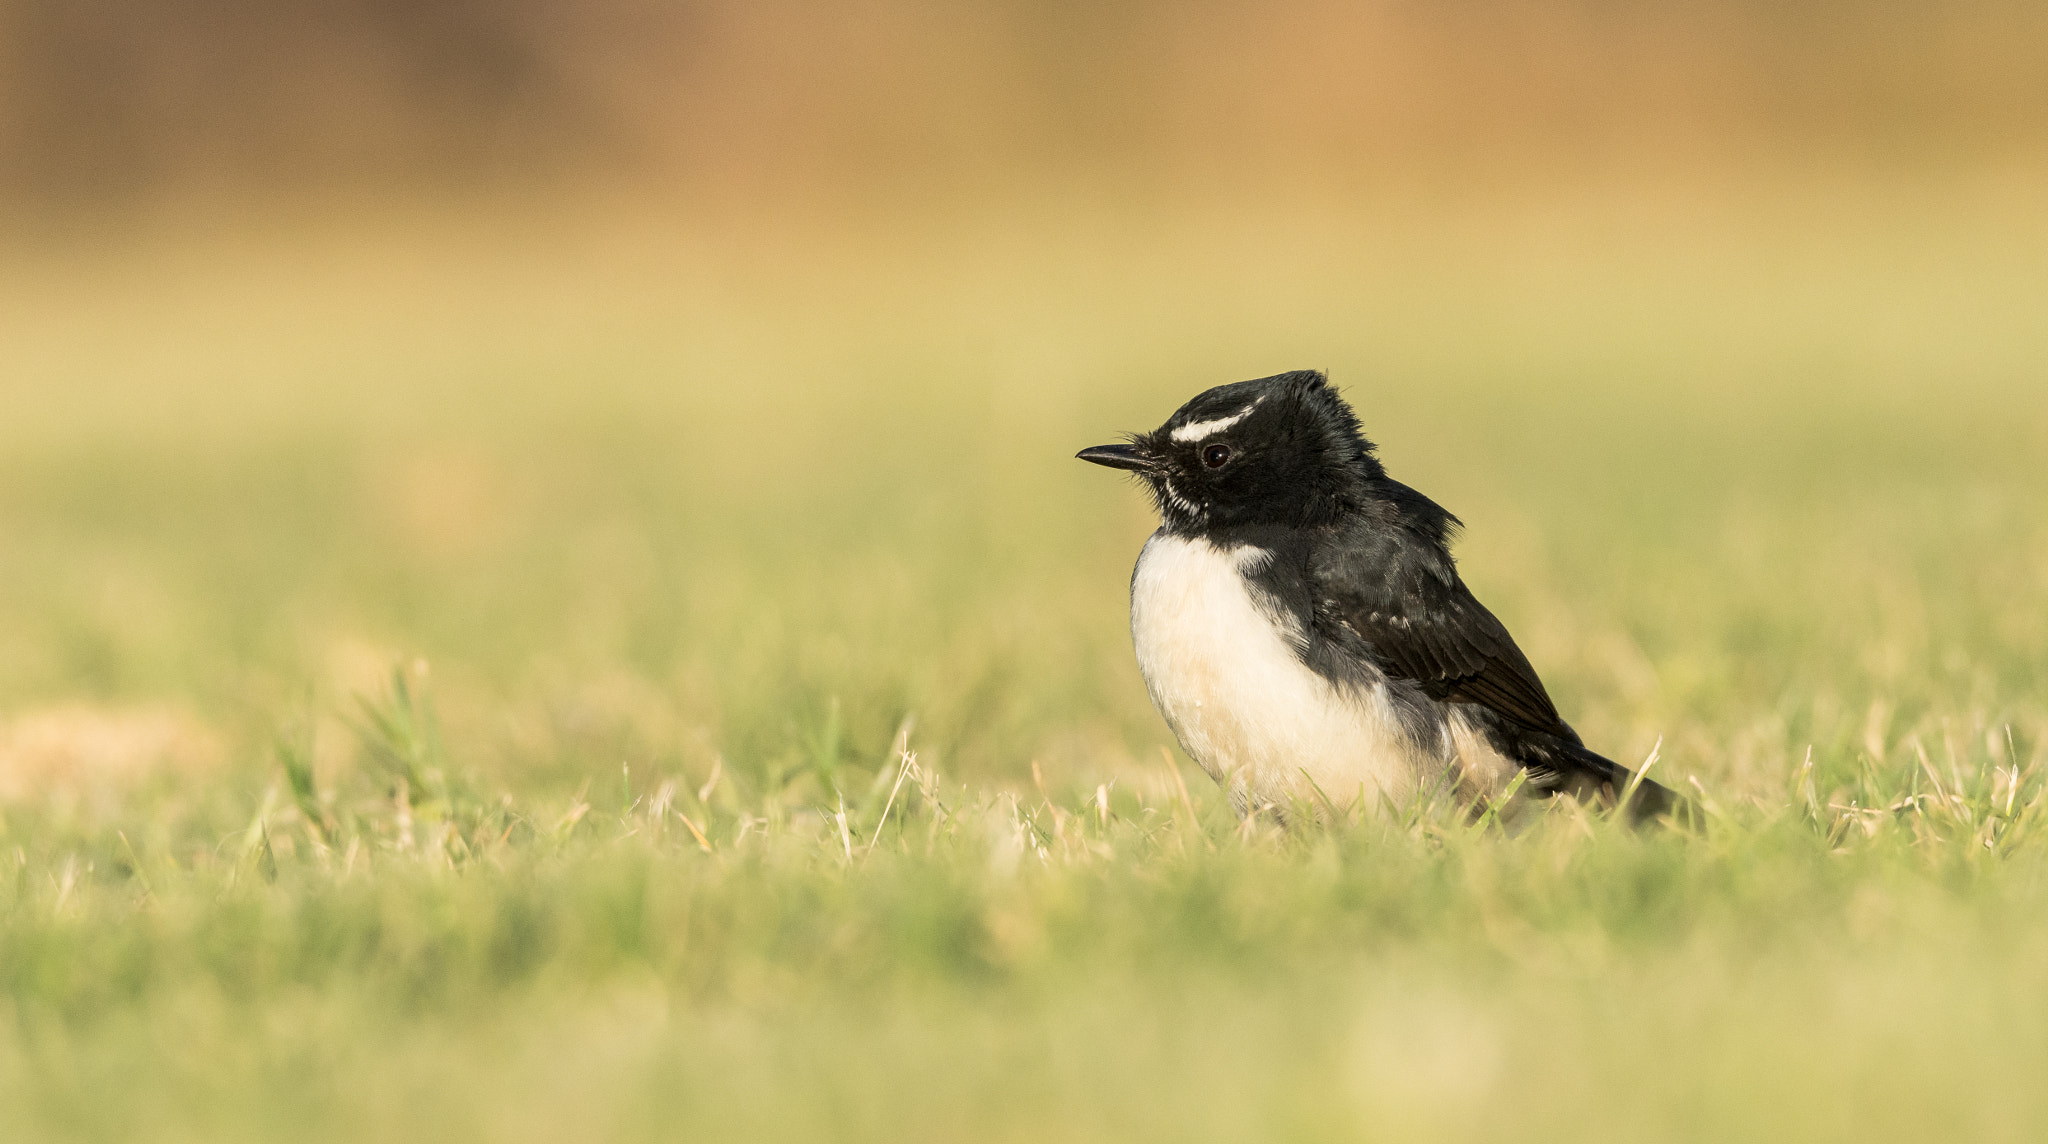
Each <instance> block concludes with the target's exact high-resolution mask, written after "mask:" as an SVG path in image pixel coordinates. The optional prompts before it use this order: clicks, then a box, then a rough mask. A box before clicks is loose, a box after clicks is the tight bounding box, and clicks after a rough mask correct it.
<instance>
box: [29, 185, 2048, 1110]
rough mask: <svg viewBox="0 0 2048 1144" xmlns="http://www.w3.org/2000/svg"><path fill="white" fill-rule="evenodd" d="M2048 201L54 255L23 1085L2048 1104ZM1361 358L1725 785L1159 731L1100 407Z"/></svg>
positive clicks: (227, 1094)
mask: <svg viewBox="0 0 2048 1144" xmlns="http://www.w3.org/2000/svg"><path fill="white" fill-rule="evenodd" d="M2038 182H2039V180H2038V179H2037V178H2034V177H2032V176H2030V175H2024V174H2011V173H2008V174H2006V175H2004V176H1985V177H1983V178H1980V179H1975V180H1970V181H1965V180H1961V179H1955V180H1949V181H1945V182H1939V183H1935V182H1930V181H1924V180H1923V181H1914V180H1907V179H1899V180H1895V181H1892V182H1888V183H1884V184H1880V185H1872V184H1862V183H1856V182H1853V181H1848V180H1826V179H1815V180H1804V181H1802V180H1794V179H1789V178H1788V179H1786V180H1784V181H1783V182H1782V183H1774V184H1772V185H1769V186H1763V185H1731V186H1729V187H1725V188H1722V189H1721V190H1720V191H1718V192H1713V193H1710V192H1708V191H1706V190H1704V189H1701V188H1692V189H1688V190H1685V191H1683V192H1679V191H1674V190H1672V189H1671V188H1668V187H1667V188H1647V189H1645V188H1640V187H1637V188H1608V189H1604V190H1603V189H1597V188H1584V187H1581V188H1577V189H1572V188H1558V189H1554V190H1551V191H1548V192H1541V193H1539V192H1537V191H1533V190H1527V189H1523V190H1520V191H1517V192H1516V193H1514V194H1512V195H1509V194H1500V195H1487V194H1484V193H1478V192H1473V193H1470V194H1466V195H1462V196H1442V197H1434V198H1428V199H1424V198H1412V197H1399V196H1389V197H1387V198H1385V199H1384V201H1382V200H1380V199H1374V198H1365V199H1361V200H1360V201H1358V202H1352V203H1347V204H1344V205H1342V206H1341V207H1332V206H1328V205H1324V206H1320V207H1318V206H1302V207H1298V208H1294V209H1281V208H1279V207H1266V208H1259V209H1247V208H1244V207H1243V206H1242V205H1241V204H1240V205H1238V206H1236V207H1232V208H1228V209H1226V208H1224V207H1220V206H1219V207H1213V208H1204V207H1197V206H1183V207H1178V208H1175V209H1172V210H1165V211H1148V210H1136V209H1129V210H1126V209H1120V208H1119V209H1111V208H1107V207H1105V208H1102V209H1099V210H1097V209H1089V210H1082V209H1079V208H1076V207H1073V206H1072V205H1071V204H1068V205H1062V206H1059V207H1054V206H1049V205H1047V204H1046V203H1043V202H1036V203H1034V202H1029V201H1023V202H1018V203H1014V204H1009V205H1008V206H1007V207H1006V208H1005V209H1003V210H1000V211H998V210H994V209H989V210H985V211H970V212H962V213H960V214H959V215H957V216H954V215H943V216H938V217H932V218H926V219H920V220H918V221H917V223H916V225H906V224H902V223H897V224H894V225H890V224H886V223H873V222H871V223H869V224H867V225H863V226H852V225H850V224H845V223H843V222H839V221H835V220H823V221H814V222H809V223H806V222H800V221H793V220H787V219H784V220H777V221H774V222H773V224H772V225H771V224H770V223H769V222H764V221H762V220H759V219H756V220H752V221H747V220H740V221H731V220H727V221H726V222H724V223H722V224H720V225H717V226H714V225H712V224H711V223H710V222H707V221H704V220H701V219H693V218H690V217H687V216H684V215H680V214H678V215H674V216H670V215H667V214H664V212H662V211H660V210H656V209H653V208H649V207H645V206H640V207H633V208H630V209H629V208H624V207H618V206H617V205H616V204H612V205H611V206H610V207H608V209H607V210H605V211H597V210H595V209H593V210H591V211H588V212H584V213H582V214H580V215H579V214H578V212H576V211H573V210H563V211H561V212H559V213H557V214H554V215H551V216H549V217H547V218H536V217H533V216H531V215H527V214H519V215H492V214H488V213H485V214H483V215H481V217H468V216H458V215H455V214H452V213H451V214H445V215H423V214H417V213H414V214H405V215H398V216H392V217H379V218H363V217H359V218H355V219H353V220H328V221H325V222H322V223H320V224H318V225H307V224H299V225H291V226H284V225H278V226H273V227H271V228H270V229H267V230H254V229H215V230H213V231H209V232H204V233H193V234H184V235H176V236H157V237H151V238H130V239H127V240H122V241H118V242H116V241H109V242H106V243H102V244H99V245H96V246H91V247H84V248H74V247H68V246H67V247H49V248H44V249H26V248H24V249H19V250H16V251H14V252H13V253H11V254H10V255H9V256H8V258H7V259H6V261H5V263H4V264H0V352H4V354H5V357H6V361H7V364H6V366H5V367H4V369H0V409H4V410H5V414H4V416H0V1138H4V1139H7V1140H44V1139H48V1140H162V1141H236V1140H255V1139H293V1140H308V1141H325V1140H377V1141H408V1140H420V1141H426V1140H434V1141H444V1140H452V1141H462V1140H477V1141H486V1140H488V1141H493V1142H497V1141H514V1142H516V1141H527V1140H531V1141H560V1140H572V1139H573V1140H584V1139H589V1140H620V1141H630V1140H643V1139H734V1140H750V1141H756V1140H758V1141H773V1140H785V1139H787V1140H797V1139H847V1140H868V1139H874V1140H884V1139H886V1140H934V1141H937V1140H947V1141H966V1140H972V1141H998V1140H1013V1139H1014V1140H1026V1139H1030V1140H1077V1141H1080V1140H1103V1141H1134V1140H1159V1141H1169V1140H1171V1141H1185V1140H1218V1141H1226V1140H1244V1139H1289V1140H1293V1139H1300V1140H1355V1139H1378V1138H1397V1139H1430V1140H1489V1139H1493V1140H1497V1139H1502V1138H1513V1139H1556V1140H1574V1141H1576V1140H1587V1139H1603V1138H1622V1137H1626V1138H1629V1139H1637V1140H1693V1139H1697V1140H1728V1139H1785V1140H1801V1141H1808V1140H1827V1139H1841V1140H1852V1139H1853V1140H1857V1141H1869V1140H1881V1139H1898V1140H1927V1139H1984V1140H2000V1139H2012V1140H2021V1139H2034V1138H2038V1136H2039V1134H2040V1128H2039V1125H2040V1124H2041V1123H2043V1121H2044V1117H2048V1094H2044V1091H2043V1089H2042V1087H2041V1085H2040V1083H2039V1078H2040V1077H2041V1076H2042V1075H2043V1074H2044V1073H2048V795H2044V788H2048V767H2044V763H2048V463H2044V461H2043V458H2044V457H2048V321H2043V319H2042V315H2043V314H2048V222H2044V216H2043V215H2042V214H2041V213H2040V212H2039V210H2038V209H2037V208H2036V207H2035V206H2034V205H2033V204H2035V203H2037V202H2038V197H2037V196H2036V195H2035V194H2034V193H2033V190H2034V189H2035V188H2037V185H2038ZM571 218H575V219H577V220H578V221H574V222H568V221H564V220H565V219H571ZM592 219H601V220H602V221H591V220H592ZM1311 366H1313V367H1321V368H1327V369H1329V370H1330V371H1331V374H1332V377H1333V380H1335V381H1336V382H1337V383H1338V385H1339V386H1340V387H1341V388H1342V389H1343V391H1344V392H1345V393H1346V394H1347V395H1348V396H1349V397H1350V398H1351V400H1352V401H1353V402H1354V403H1355V404H1356V406H1357V407H1358V410H1359V412H1360V414H1361V416H1362V418H1363V420H1364V422H1365V425H1366V428H1367V432H1368V434H1369V435H1371V436H1373V437H1374V438H1375V439H1376V440H1377V441H1378V442H1379V443H1380V445H1381V447H1382V455H1383V457H1384V459H1385V460H1386V461H1387V463H1388V465H1389V467H1390V469H1391V471H1392V472H1393V473H1394V474H1395V475H1396V476H1397V477H1399V478H1401V479H1403V480H1405V481H1407V482H1409V483H1411V484H1413V485H1415V486H1417V487H1419V488H1421V489H1423V490H1424V491H1426V492H1428V493H1430V494H1431V495H1432V496H1434V497H1436V498H1437V499H1438V500H1440V501H1442V502H1443V503H1444V504H1445V505H1446V506H1447V507H1449V508H1450V509H1451V510H1452V511H1454V512H1456V513H1458V514H1459V515H1460V516H1461V517H1463V519H1464V520H1465V522H1466V524H1467V526H1468V535H1467V538H1466V539H1465V540H1464V541H1463V542H1462V543H1461V545H1460V548H1459V552H1460V554H1461V558H1462V561H1463V567H1464V569H1465V573H1466V577H1467V579H1468V581H1469V582H1470V583H1471V584H1472V585H1473V587H1474V589H1475V591H1476V592H1477V593H1478V594H1479V595H1480V597H1481V598H1482V599H1483V600H1485V601H1487V602H1488V603H1489V604H1490V605H1491V606H1492V607H1493V609H1494V610H1495V611H1496V612H1497V613H1499V614H1500V615H1501V617H1502V618H1503V619H1504V620H1505V621H1506V622H1507V624H1508V625H1509V627H1510V628H1511V629H1512V630H1513V631H1514V632H1515V633H1516V634H1517V636H1518V638H1519V640H1520V642H1521V644H1522V646H1523V647H1524V649H1525V650H1526V651H1527V652H1528V653H1529V655H1530V658H1531V659H1532V660H1533V662H1534V663H1535V664H1536V666H1537V668H1538V669H1539V671H1541V672H1542V674H1543V675H1544V677H1545V679H1546V681H1547V682H1548V683H1549V685H1550V687H1551V690H1552V692H1553V693H1554V694H1555V695H1556V697H1557V699H1558V702H1559V706H1560V707H1561V708H1562V709H1563V711H1564V712H1565V714H1566V717H1567V718H1568V719H1570V720H1572V721H1573V723H1574V724H1575V725H1576V726H1577V727H1578V728H1579V730H1580V731H1581V732H1582V733H1583V734H1584V735H1585V737H1586V739H1587V740H1588V741H1589V742H1590V743H1591V744H1593V745H1594V746H1596V747H1598V748H1600V749H1602V750H1604V751H1606V752H1607V753H1609V754H1612V755H1614V756H1615V757H1617V758H1619V759H1622V760H1624V761H1628V762H1630V763H1631V764H1634V763H1639V762H1641V761H1642V760H1644V759H1646V758H1649V757H1650V756H1652V755H1653V754H1654V756H1655V759H1656V761H1655V764H1654V769H1653V772H1652V773H1654V774H1656V775H1658V776H1660V777H1661V778H1662V779H1663V780H1664V781H1666V782H1668V783H1671V784H1673V785H1675V786H1679V787H1681V788H1683V789H1686V790H1689V791H1693V792H1694V794H1695V795H1696V797H1698V798H1699V799H1700V800H1701V801H1702V802H1703V803H1704V804H1705V805H1707V806H1708V807H1709V808H1711V810H1712V811H1713V813H1714V817H1715V821H1714V823H1713V825H1712V827H1711V828H1710V829H1709V830H1707V831H1706V832H1705V833H1704V834H1703V835H1687V834H1681V833H1677V832H1672V831H1646V832H1635V831H1630V830H1628V829H1627V828H1625V827H1622V826H1620V825H1618V824H1616V823H1614V822H1611V821H1609V820H1607V819H1606V818H1605V817H1604V816H1602V815H1601V814H1600V813H1599V812H1597V811H1596V810H1588V809H1584V808H1579V807H1576V806H1560V807H1557V808H1555V809H1554V810H1553V812H1551V813H1549V814H1547V815H1544V816H1542V817H1541V818H1540V819H1539V820H1538V821H1536V822H1535V823H1534V824H1533V825H1532V826H1530V827H1529V828H1528V829H1527V830H1525V831H1522V832H1520V833H1517V834H1515V835H1513V836H1508V835H1506V834H1504V833H1503V832H1501V831H1498V830H1493V829H1488V828H1486V827H1484V826H1483V825H1482V826H1474V825H1472V824H1470V823H1469V822H1468V821H1467V820H1466V819H1465V818H1464V817H1462V816H1461V815H1460V814H1458V813H1457V812H1456V810H1455V809H1454V808H1450V807H1446V806H1442V805H1436V804H1431V803H1421V804H1417V805H1413V806H1406V807H1399V808H1390V809H1388V810H1386V811H1383V812H1378V813H1374V814H1371V815H1363V816H1357V815H1354V816H1352V817H1351V818H1349V819H1347V820H1345V821H1337V822H1329V823H1323V824H1319V825H1314V826H1304V827H1300V828H1297V829H1295V830H1293V831H1291V832H1285V833H1283V832H1279V831H1276V830H1274V829H1272V828H1270V827H1266V826H1260V825H1258V824H1253V825H1250V826H1244V825H1241V824H1239V823H1238V822H1237V821H1236V820H1235V819H1234V818H1233V817H1232V816H1231V814H1230V811H1229V809H1228V807H1227V805H1226V804H1225V803H1224V802H1223V800H1222V799H1221V798H1220V797H1219V796H1218V795H1217V793H1216V792H1215V791H1214V790H1213V789H1212V788H1211V786H1210V785H1209V783H1208V780H1207V779H1206V778H1205V777H1204V776H1202V774H1201V773H1200V772H1199V771H1198V770H1196V769H1195V768H1194V767H1193V766H1192V765H1190V764H1188V763H1187V762H1186V760H1185V759H1182V758H1180V757H1179V756H1178V755H1177V753H1176V752H1174V751H1173V749H1172V742H1171V738H1170V736H1169V734H1168V732H1167V731H1166V729H1165V727H1164V725H1163V724H1162V723H1161V722H1160V720H1159V719H1158V717H1157V716H1156V715H1155V714H1154V713H1153V712H1152V710H1151V708H1150V706H1149V704H1148V702H1147V700H1146V697H1145V694H1144V690H1143V687H1142V685H1141V683H1140V681H1139V679H1138V676H1137V671H1136V668H1135V665H1134V664H1133V662H1132V659H1131V654H1130V649H1129V642H1128V634H1127V628H1126V613H1125V607H1126V599H1125V585H1126V581H1127V577H1128V575H1129V569H1130V564H1131V562H1132V560H1133V559H1134V558H1135V555H1136V552H1137V548H1138V546H1139V544H1140V543H1141V542H1142V540H1143V538H1144V536H1145V534H1146V533H1147V531H1148V530H1149V529H1150V527H1151V523H1150V520H1149V516H1148V513H1147V510H1146V506H1145V504H1144V502H1143V498H1142V497H1141V496H1140V494H1139V492H1138V491H1137V490H1136V489H1135V488H1133V487H1131V486H1130V485H1129V484H1128V483H1126V482H1124V481H1123V480H1121V479H1120V478H1118V477H1117V476H1116V475H1114V474H1110V473H1107V472H1104V471H1103V470H1100V469H1095V468H1092V467H1090V466H1086V465H1083V464H1081V463H1079V462H1076V461H1074V460H1073V459H1072V454H1073V452H1074V451H1075V450H1076V449H1077V448H1080V447H1082V446H1085V445H1091V444H1096V443H1100V442H1102V441H1105V440H1110V439H1113V438H1114V437H1115V436H1116V435H1117V434H1118V433H1120V432H1122V431H1124V430H1128V429H1136V428H1146V427H1149V426H1151V425H1154V424H1157V423H1158V422H1159V421H1161V420H1163V419H1164V417H1165V416H1166V414H1167V413H1169V412H1170V411H1171V410H1172V408H1173V407H1174V406H1176V405H1177V404H1179V403H1180V402H1181V401H1182V400H1184V399H1185V398H1187V397H1188V396H1191V395H1192V394H1193V393H1194V392H1196V391H1198V390H1199V389H1202V388H1205V387H1207V386H1209V385H1212V384H1217V383H1221V382H1225V381H1233V380H1239V379H1242V378H1246V377H1253V376H1260V375H1264V374H1270V373H1274V372H1278V371H1280V370H1284V369H1291V368H1299V367H1311Z"/></svg>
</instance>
